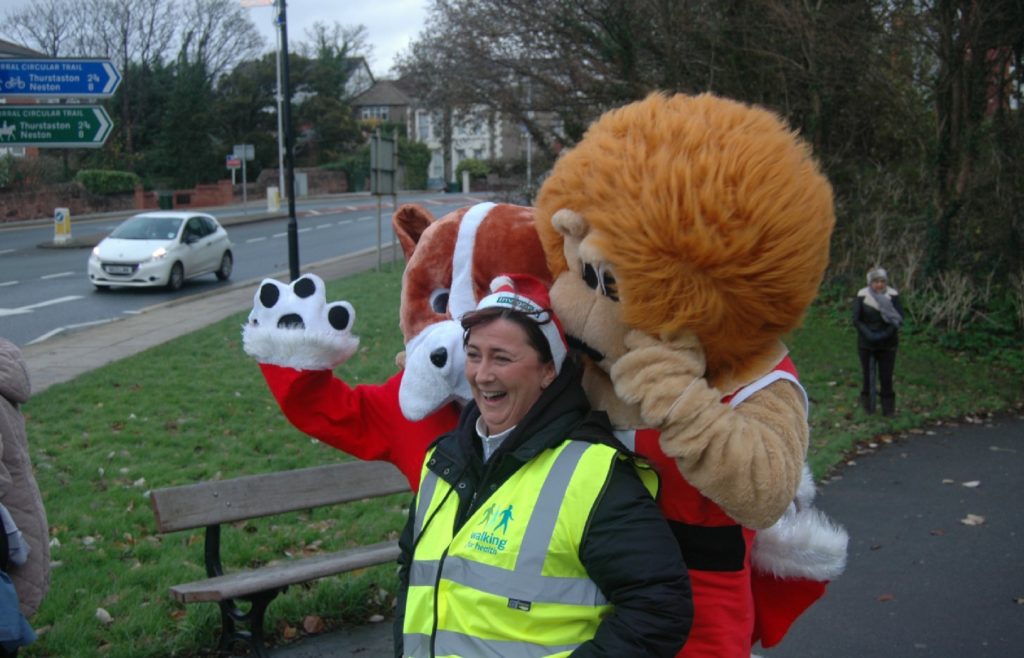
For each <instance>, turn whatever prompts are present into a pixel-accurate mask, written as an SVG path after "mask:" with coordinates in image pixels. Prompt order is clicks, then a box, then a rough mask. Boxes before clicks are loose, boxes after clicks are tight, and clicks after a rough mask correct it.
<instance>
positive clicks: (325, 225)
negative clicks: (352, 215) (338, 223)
mask: <svg viewBox="0 0 1024 658" xmlns="http://www.w3.org/2000/svg"><path fill="white" fill-rule="evenodd" d="M331 226H333V224H320V225H319V226H317V227H316V230H318V231H320V230H322V229H325V228H331Z"/></svg>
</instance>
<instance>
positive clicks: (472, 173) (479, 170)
mask: <svg viewBox="0 0 1024 658" xmlns="http://www.w3.org/2000/svg"><path fill="white" fill-rule="evenodd" d="M464 171H468V172H469V177H470V178H484V177H485V176H487V174H489V173H491V168H490V167H489V166H488V165H487V163H486V162H484V161H483V160H477V159H475V158H466V159H465V160H463V161H462V162H460V163H459V166H458V167H456V168H455V180H460V179H461V178H462V172H464Z"/></svg>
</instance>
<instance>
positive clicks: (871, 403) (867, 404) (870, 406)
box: [860, 393, 875, 414]
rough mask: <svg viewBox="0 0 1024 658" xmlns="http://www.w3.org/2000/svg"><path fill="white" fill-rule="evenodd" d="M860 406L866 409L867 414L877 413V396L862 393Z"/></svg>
mask: <svg viewBox="0 0 1024 658" xmlns="http://www.w3.org/2000/svg"><path fill="white" fill-rule="evenodd" d="M860 406H861V407H862V408H863V409H864V413H866V414H873V413H875V398H874V397H872V396H870V395H868V394H867V393H861V394H860Z"/></svg>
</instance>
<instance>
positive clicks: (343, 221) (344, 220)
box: [338, 219, 352, 226]
mask: <svg viewBox="0 0 1024 658" xmlns="http://www.w3.org/2000/svg"><path fill="white" fill-rule="evenodd" d="M351 223H352V220H351V219H343V220H341V221H340V222H338V226H344V225H345V224H351Z"/></svg>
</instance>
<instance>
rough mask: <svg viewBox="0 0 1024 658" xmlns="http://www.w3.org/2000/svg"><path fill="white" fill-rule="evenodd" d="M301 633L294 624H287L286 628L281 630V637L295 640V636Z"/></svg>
mask: <svg viewBox="0 0 1024 658" xmlns="http://www.w3.org/2000/svg"><path fill="white" fill-rule="evenodd" d="M298 634H299V629H297V628H295V627H294V626H288V625H285V627H284V629H282V630H281V637H283V638H284V639H286V640H294V639H295V636H296V635H298Z"/></svg>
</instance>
